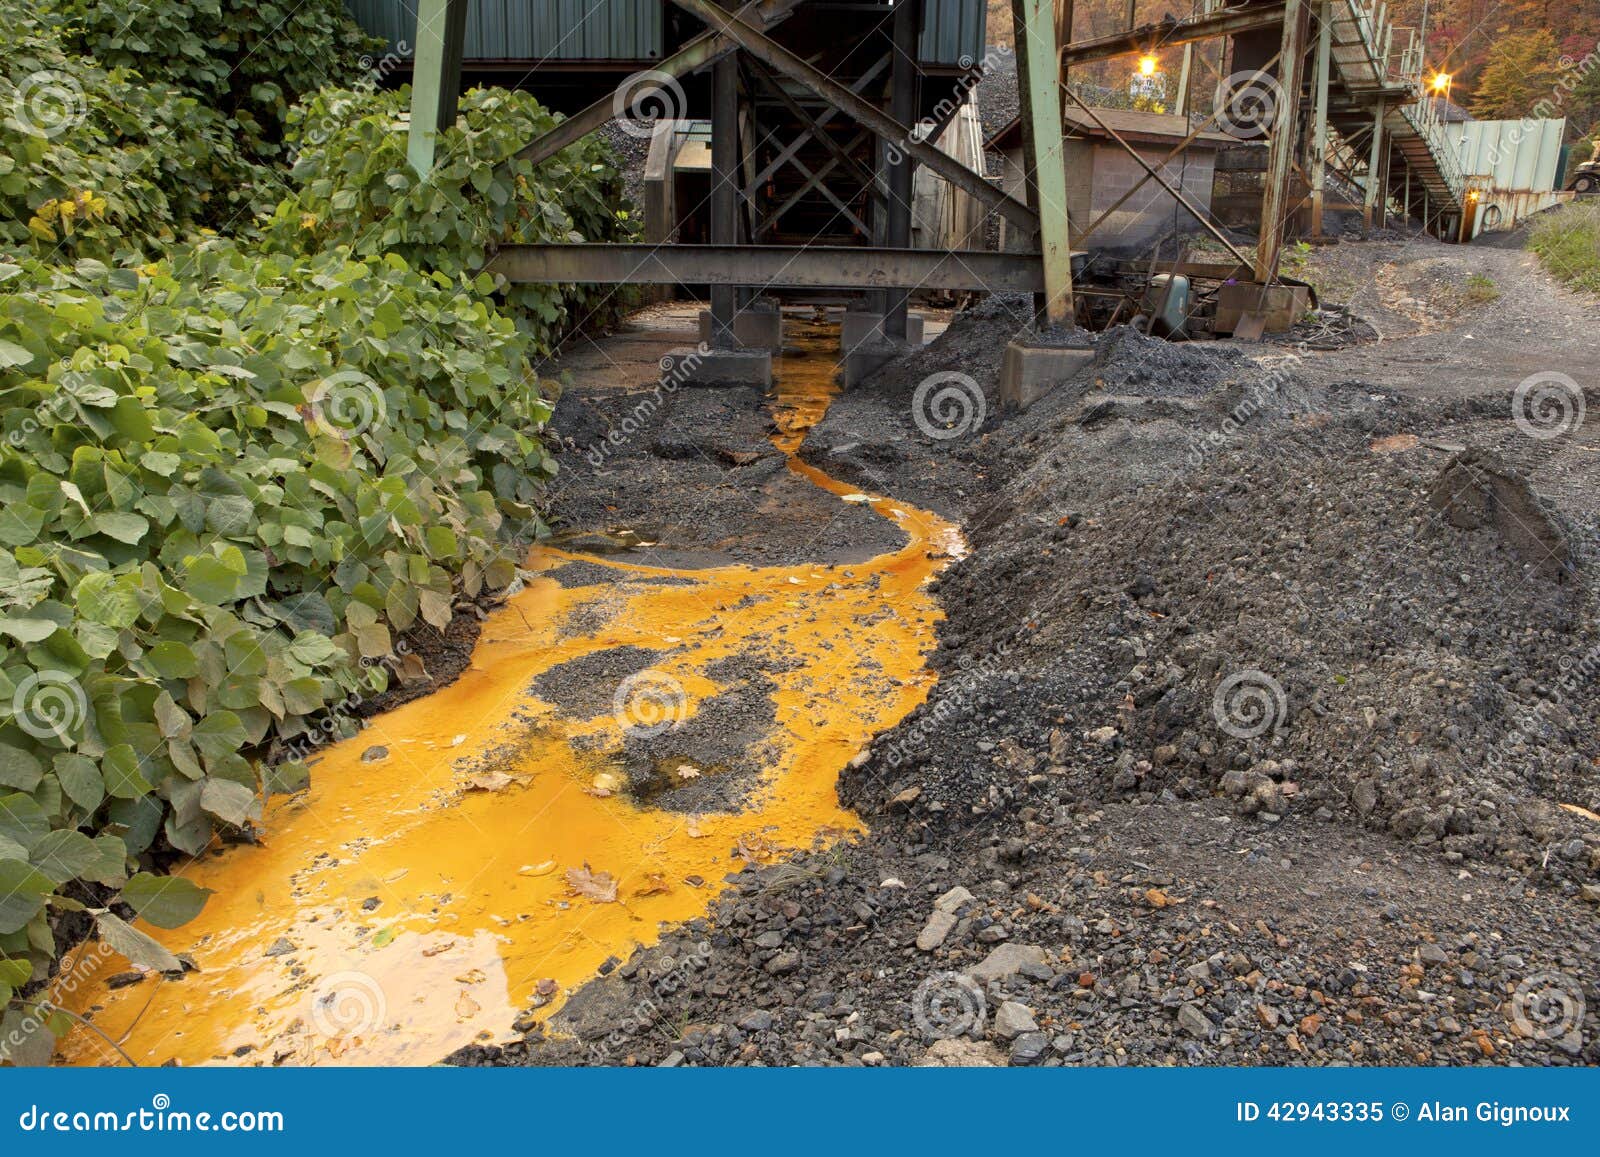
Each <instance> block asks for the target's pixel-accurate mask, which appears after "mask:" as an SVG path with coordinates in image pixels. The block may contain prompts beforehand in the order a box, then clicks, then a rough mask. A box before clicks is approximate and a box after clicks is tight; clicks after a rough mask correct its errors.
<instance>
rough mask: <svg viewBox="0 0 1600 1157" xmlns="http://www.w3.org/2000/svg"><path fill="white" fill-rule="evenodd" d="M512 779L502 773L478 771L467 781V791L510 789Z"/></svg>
mask: <svg viewBox="0 0 1600 1157" xmlns="http://www.w3.org/2000/svg"><path fill="white" fill-rule="evenodd" d="M511 784H512V779H511V777H510V776H509V775H507V774H506V773H505V772H503V771H495V770H492V769H491V770H489V771H480V772H478V773H477V774H476V775H473V776H471V777H469V778H468V779H467V790H468V791H500V790H502V789H503V788H507V787H510V786H511Z"/></svg>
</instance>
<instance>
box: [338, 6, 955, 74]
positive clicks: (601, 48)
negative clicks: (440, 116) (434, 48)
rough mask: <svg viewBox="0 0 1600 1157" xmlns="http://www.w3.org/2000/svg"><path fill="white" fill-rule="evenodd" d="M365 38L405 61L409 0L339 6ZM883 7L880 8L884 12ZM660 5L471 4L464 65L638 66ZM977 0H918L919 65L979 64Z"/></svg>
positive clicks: (663, 11) (659, 33)
mask: <svg viewBox="0 0 1600 1157" xmlns="http://www.w3.org/2000/svg"><path fill="white" fill-rule="evenodd" d="M345 7H346V8H347V9H349V11H350V15H351V16H353V17H354V18H355V20H356V23H358V24H360V25H361V27H362V28H364V29H365V30H366V31H367V32H369V33H371V34H372V35H374V36H381V37H383V38H384V39H385V40H387V41H388V42H389V46H390V49H391V50H392V51H393V52H394V53H395V54H396V55H397V56H399V57H400V58H402V59H407V60H409V58H410V55H411V46H412V45H413V44H414V43H415V42H416V27H417V13H416V5H415V3H414V0H345ZM850 7H856V8H859V7H860V6H859V5H843V4H829V3H817V4H805V5H803V8H805V9H814V10H815V11H814V13H809V12H804V11H802V12H801V13H799V14H797V16H796V17H795V18H794V19H821V20H826V19H828V18H829V13H830V11H831V12H832V13H834V14H835V16H837V14H838V13H840V12H842V11H844V10H845V9H847V8H850ZM884 7H888V5H884ZM669 10H670V12H672V13H675V12H676V11H677V9H676V8H674V7H673V6H672V5H671V4H670V3H668V2H667V0H553V2H550V0H471V3H470V4H469V5H468V7H467V43H466V48H465V51H464V53H463V58H464V60H465V61H466V63H467V64H468V65H472V64H483V63H488V62H493V63H497V64H501V63H517V64H522V65H531V64H534V63H536V62H543V61H573V62H577V61H585V62H590V63H599V62H606V63H619V64H620V63H626V64H640V63H643V62H646V61H650V60H658V59H660V58H661V56H662V55H664V53H665V52H666V51H667V50H669V49H670V48H674V47H676V44H675V43H674V42H673V37H672V36H671V35H670V31H669V30H670V27H671V25H672V23H673V22H672V21H671V20H670V19H669V18H668V13H669ZM984 13H985V5H984V3H983V0H925V2H924V5H923V22H922V33H921V40H920V57H921V63H922V64H924V65H934V66H943V67H947V68H954V69H965V68H970V67H971V66H972V65H974V64H976V63H977V62H978V61H980V60H981V59H982V58H983V51H984Z"/></svg>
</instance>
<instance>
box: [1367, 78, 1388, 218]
mask: <svg viewBox="0 0 1600 1157" xmlns="http://www.w3.org/2000/svg"><path fill="white" fill-rule="evenodd" d="M1383 111H1384V109H1383V101H1381V100H1380V101H1379V102H1378V104H1377V107H1376V108H1374V109H1373V110H1372V150H1371V152H1369V153H1368V155H1367V189H1366V196H1365V197H1363V198H1362V205H1361V225H1362V227H1363V228H1365V229H1371V228H1372V211H1373V209H1374V208H1376V207H1377V205H1378V202H1379V198H1380V197H1382V198H1386V197H1387V196H1388V190H1387V189H1385V188H1384V187H1383V186H1384V183H1385V182H1384V171H1383V170H1384V167H1385V166H1384V161H1385V159H1386V158H1385V156H1384V152H1383V150H1384V145H1385V142H1384V139H1383Z"/></svg>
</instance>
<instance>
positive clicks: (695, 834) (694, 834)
mask: <svg viewBox="0 0 1600 1157" xmlns="http://www.w3.org/2000/svg"><path fill="white" fill-rule="evenodd" d="M683 829H684V832H685V833H686V834H687V835H688V837H689V838H690V839H691V840H698V839H700V838H702V837H703V836H704V835H705V832H703V831H701V830H700V817H699V816H696V815H691V816H689V817H688V818H686V819H685V820H684V821H683Z"/></svg>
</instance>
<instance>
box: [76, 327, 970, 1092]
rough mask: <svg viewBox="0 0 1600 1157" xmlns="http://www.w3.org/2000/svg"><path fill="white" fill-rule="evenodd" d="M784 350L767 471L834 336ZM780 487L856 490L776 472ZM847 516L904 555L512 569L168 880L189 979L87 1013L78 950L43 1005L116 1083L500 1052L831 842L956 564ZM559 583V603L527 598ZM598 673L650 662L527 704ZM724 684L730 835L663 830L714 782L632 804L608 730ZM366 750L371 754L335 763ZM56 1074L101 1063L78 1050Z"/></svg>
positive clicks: (654, 730) (126, 991)
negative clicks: (730, 893) (738, 878)
mask: <svg viewBox="0 0 1600 1157" xmlns="http://www.w3.org/2000/svg"><path fill="white" fill-rule="evenodd" d="M800 336H801V348H800V350H799V352H798V353H794V354H791V353H788V352H786V355H785V357H784V358H783V359H782V360H781V361H780V363H779V364H778V367H777V371H778V385H777V387H776V390H775V392H776V404H775V407H774V409H775V414H776V427H777V432H776V434H775V435H774V439H773V440H774V442H775V444H776V445H778V446H779V448H780V449H782V450H783V451H784V452H785V453H787V454H791V455H792V454H793V451H794V450H795V448H796V447H797V446H798V445H799V443H800V441H801V440H802V439H803V437H804V434H805V430H806V429H807V428H808V427H809V426H810V425H811V424H812V423H814V422H815V421H816V420H817V419H819V418H820V417H821V416H822V414H823V413H824V412H825V411H826V409H827V405H828V400H829V399H830V398H831V397H832V396H833V394H834V392H835V387H834V385H833V381H832V376H833V372H834V361H835V355H834V353H833V350H834V349H836V347H837V339H836V337H834V336H833V335H832V333H831V331H827V330H824V329H822V328H821V327H813V328H811V329H802V331H801V335H800ZM790 468H791V469H793V470H795V471H796V472H797V473H799V474H801V475H802V476H804V477H805V478H807V479H808V480H810V481H811V482H813V483H815V484H816V485H818V486H821V487H823V488H824V489H826V490H828V491H829V492H831V493H833V494H835V495H838V496H839V497H841V498H843V497H844V496H845V495H855V494H856V493H857V488H856V487H853V486H846V485H844V484H842V483H839V482H836V481H835V480H833V479H831V478H829V477H827V476H826V475H824V474H822V473H821V472H819V471H817V470H816V469H814V468H813V467H810V466H807V465H805V464H803V463H800V462H798V461H797V460H795V459H793V458H792V457H791V459H790ZM872 506H873V509H874V510H876V511H877V513H878V514H879V515H880V516H882V517H884V518H889V519H892V520H893V521H895V522H896V523H897V524H898V525H899V526H900V527H901V528H902V529H903V530H904V531H905V533H906V534H907V535H908V537H909V542H908V543H907V545H906V546H905V547H904V548H902V549H901V550H898V551H895V552H894V553H892V554H886V555H882V556H879V557H877V558H874V559H871V560H869V561H867V562H863V563H854V564H850V565H847V566H793V567H748V566H731V567H725V568H718V569H713V570H700V571H679V570H666V569H659V568H653V567H649V566H647V565H642V564H640V563H637V562H635V561H633V560H632V558H630V557H628V556H626V555H623V554H616V553H612V552H610V551H603V552H602V553H576V552H574V551H572V550H570V549H563V548H561V547H558V546H554V545H548V544H547V545H542V546H540V547H537V548H535V549H534V550H533V551H532V553H531V556H530V561H529V566H530V568H531V569H532V570H533V571H534V572H535V573H536V574H537V575H538V576H539V577H537V578H536V579H535V580H533V581H532V582H530V583H529V585H528V586H527V588H526V589H525V590H523V591H522V592H521V593H519V594H518V595H516V596H515V597H514V598H512V599H510V600H509V601H508V602H507V603H506V605H505V606H503V607H502V608H500V609H498V610H497V611H496V612H495V613H494V614H493V615H492V616H491V617H490V619H489V621H488V622H487V623H486V624H485V626H484V631H483V635H482V638H481V640H480V641H479V643H478V646H477V648H476V650H475V651H474V653H473V658H472V663H471V665H470V666H469V667H468V669H467V670H466V671H465V672H464V673H463V674H462V676H461V678H460V679H459V680H458V681H457V682H456V683H454V684H453V685H451V686H450V687H447V688H445V689H443V690H441V691H439V692H436V693H435V694H433V695H430V696H427V697H425V698H423V699H419V700H416V701H413V702H411V703H408V704H406V705H405V706H402V707H400V708H398V709H396V710H395V711H392V712H390V713H388V714H386V715H383V716H381V717H379V718H378V719H376V720H373V721H372V723H371V725H370V726H369V727H368V728H367V729H366V730H365V731H363V732H362V733H361V734H360V735H359V736H357V737H356V738H354V739H352V740H349V741H347V742H344V743H340V744H337V745H333V746H330V747H328V748H326V749H325V750H324V752H323V754H322V757H321V759H320V760H319V761H318V762H317V763H316V764H315V766H314V768H313V775H312V786H311V788H310V789H309V790H308V791H306V792H304V793H301V794H300V795H298V796H295V797H292V798H287V799H277V800H275V801H273V803H272V805H271V806H269V808H268V810H267V815H266V819H265V826H264V834H263V836H262V840H261V843H260V845H258V846H239V847H233V848H228V849H223V850H218V851H215V852H213V853H212V854H210V855H208V856H207V857H205V858H204V859H202V860H201V861H200V862H198V863H196V864H195V865H193V866H192V867H191V868H190V869H189V870H188V871H187V872H186V875H188V876H189V877H190V878H191V879H193V880H195V881H196V882H197V883H199V884H201V885H203V886H205V887H208V888H212V889H215V891H216V894H215V895H214V896H212V897H211V899H210V902H209V903H208V904H207V905H206V908H205V910H204V911H203V912H202V913H201V915H200V916H199V917H198V918H197V919H195V920H194V921H192V922H191V923H189V924H188V925H185V926H184V927H183V928H180V929H178V930H176V931H173V932H157V933H156V935H157V938H158V939H160V940H161V941H162V943H164V944H165V945H167V947H168V948H170V949H171V950H173V951H174V952H178V953H187V954H188V955H189V957H190V958H191V959H192V960H193V962H194V963H195V965H197V967H198V971H195V972H189V973H188V974H187V975H185V976H184V977H183V978H182V979H178V980H166V979H162V978H161V977H159V976H154V975H152V976H147V977H146V978H145V979H144V980H143V981H142V982H141V983H137V984H131V985H127V986H124V987H118V988H112V987H111V986H110V985H108V983H107V982H108V981H109V980H110V979H111V978H113V977H116V976H118V974H126V973H127V972H128V971H129V966H128V964H127V962H126V961H124V960H123V959H122V958H121V957H119V956H116V955H115V954H107V953H103V951H102V950H101V948H100V946H98V945H83V946H80V948H79V949H78V950H77V951H76V953H75V954H74V959H72V960H69V961H67V962H64V965H63V970H62V977H61V979H60V980H59V981H58V984H57V988H56V998H57V999H58V1000H59V1001H60V1003H62V1004H63V1005H64V1006H65V1007H67V1008H70V1009H72V1010H73V1011H75V1012H77V1013H79V1014H81V1015H83V1016H85V1017H87V1018H89V1019H90V1020H91V1021H92V1023H93V1025H94V1027H95V1029H96V1030H98V1033H103V1034H105V1036H106V1037H109V1038H110V1039H111V1040H114V1041H115V1042H117V1045H118V1046H119V1047H120V1048H121V1049H122V1050H123V1051H124V1052H126V1053H127V1054H128V1055H129V1056H130V1057H132V1058H133V1059H134V1060H135V1061H136V1062H137V1063H139V1064H146V1065H157V1064H163V1063H166V1062H170V1061H176V1062H179V1063H182V1064H186V1065H194V1064H207V1063H212V1064H242V1065H262V1064H266V1065H271V1064H303V1065H313V1064H364V1065H394V1064H409V1065H421V1064H429V1063H432V1062H435V1061H437V1060H439V1059H440V1058H442V1057H444V1056H445V1055H447V1054H448V1053H450V1052H452V1051H454V1050H455V1049H457V1048H460V1047H462V1046H464V1045H467V1044H471V1043H473V1042H480V1043H492V1042H495V1041H500V1040H505V1039H510V1037H511V1035H512V1033H511V1028H510V1026H511V1023H512V1021H513V1019H514V1018H515V1017H516V1016H517V1015H518V1014H519V1013H520V1012H521V1011H522V1010H523V1009H525V1008H527V1007H528V1006H529V1004H531V1003H532V1002H533V1001H534V999H535V997H536V995H538V996H540V997H541V998H548V1003H547V1004H546V1005H545V1006H544V1008H543V1009H542V1010H541V1013H540V1015H542V1016H547V1015H549V1014H550V1013H552V1012H554V1011H555V1010H556V1009H557V1008H558V1007H559V1006H560V1003H561V1001H562V999H563V998H564V996H565V994H566V993H567V992H568V991H570V989H571V988H573V987H574V986H576V985H578V984H580V983H582V982H583V981H586V980H588V979H589V978H591V977H592V976H594V975H595V972H596V969H597V968H599V967H600V966H601V965H602V964H603V963H604V962H605V961H606V960H607V959H608V958H610V957H613V956H615V957H617V958H619V959H623V960H625V959H627V957H628V955H629V954H630V953H631V952H632V951H633V949H634V947H635V946H636V945H640V944H650V943H654V942H655V941H656V940H657V939H658V938H659V934H660V931H659V930H660V927H661V925H662V924H663V923H676V922H681V921H684V920H688V919H691V918H693V917H696V916H701V915H703V914H705V912H706V911H707V910H708V908H709V906H710V904H711V902H712V900H713V899H714V898H715V897H716V895H717V893H718V892H719V891H720V890H721V889H722V888H723V887H724V886H725V884H724V877H725V876H726V875H727V874H728V873H730V872H734V871H737V870H739V869H740V868H742V867H743V866H744V864H745V863H746V862H747V861H748V860H755V861H766V860H770V859H773V858H777V857H781V856H782V855H783V854H785V853H786V852H788V851H790V850H793V849H799V848H808V847H812V846H814V845H815V844H817V843H818V842H822V843H827V842H831V841H834V840H837V839H840V838H845V837H847V836H848V835H850V834H851V833H853V832H855V831H858V830H859V829H860V822H859V820H858V819H857V818H856V817H855V816H854V815H853V814H851V813H850V812H847V811H845V810H843V809H842V808H840V806H839V804H838V800H837V797H836V795H835V791H834V784H835V781H836V779H837V776H838V773H839V771H840V769H841V768H842V767H843V765H844V764H845V763H846V762H847V761H848V760H849V759H851V758H852V757H853V756H854V755H855V754H856V753H857V752H859V751H860V750H861V748H862V747H863V746H864V745H865V744H866V742H867V741H868V740H869V739H870V738H871V737H872V736H873V735H874V734H876V733H878V732H880V731H883V730H884V729H886V728H889V727H891V726H893V725H894V724H895V723H896V722H897V721H898V720H900V719H901V718H902V717H903V716H904V715H905V714H906V713H907V712H909V711H910V710H911V709H912V708H913V707H914V706H916V705H917V704H918V703H919V702H921V701H922V699H923V698H924V697H925V696H926V695H927V692H928V688H929V686H930V685H931V684H932V681H933V676H932V674H931V673H929V672H927V671H926V670H925V669H924V658H925V656H926V654H927V653H928V651H929V650H930V649H931V648H932V646H933V642H934V638H933V628H934V624H935V623H936V621H937V620H938V619H939V617H940V615H939V611H938V608H937V607H936V605H935V603H934V600H933V598H932V596H931V595H930V594H929V593H928V591H927V587H926V583H927V580H928V579H929V578H930V577H931V576H932V575H933V574H934V573H936V572H937V571H938V570H939V569H940V568H941V567H942V566H944V565H945V562H946V561H947V560H948V559H949V558H950V557H952V556H953V555H954V554H955V553H956V552H957V551H958V550H959V549H960V540H959V536H958V534H957V532H956V529H955V528H954V527H953V526H952V525H951V524H949V523H947V522H945V521H943V520H942V519H940V518H938V517H937V516H935V515H932V514H929V513H925V512H923V511H919V510H917V509H915V508H913V507H910V506H908V505H906V504H905V503H901V502H893V503H891V502H889V501H887V500H881V499H877V498H873V499H872ZM636 553H637V554H645V553H646V552H644V551H638V552H636ZM574 563H581V564H582V566H581V567H574V566H573V564H574ZM561 568H568V569H567V572H566V573H567V575H568V576H569V578H568V583H567V585H563V583H562V582H559V581H557V580H556V579H555V578H553V577H550V575H551V572H554V571H558V570H560V569H561ZM574 575H576V576H579V581H574V580H573V579H572V578H571V577H570V576H574ZM591 580H592V581H591ZM621 648H633V649H637V650H639V651H645V652H650V653H651V654H653V655H655V656H656V658H655V659H654V661H653V665H650V666H647V667H644V668H643V669H639V670H632V671H631V673H626V674H623V673H620V672H619V675H618V678H617V681H616V688H615V690H614V691H612V692H611V694H610V696H609V701H608V699H607V696H606V695H604V694H600V695H599V696H598V697H596V696H585V697H584V699H583V703H584V706H583V709H582V710H574V709H573V707H572V704H570V703H569V704H568V705H567V707H566V709H565V710H563V709H561V708H558V706H557V705H556V704H554V703H551V702H547V701H545V700H542V699H540V698H539V697H538V695H537V692H536V691H534V690H532V689H531V688H532V687H533V686H534V684H535V683H536V681H537V680H538V678H539V676H540V675H541V674H543V673H545V672H547V671H549V670H550V669H551V668H553V667H556V666H558V665H560V664H563V663H570V662H573V661H574V660H583V659H584V658H585V657H588V656H594V655H597V654H598V653H600V652H605V651H616V650H618V649H621ZM621 653H626V654H633V653H634V652H632V651H629V652H621ZM740 679H746V680H748V679H758V680H760V681H761V682H762V683H763V685H764V686H765V688H766V693H767V694H768V695H769V696H770V698H771V705H772V713H771V718H770V719H767V720H765V722H764V724H763V728H762V732H761V734H759V735H757V736H753V739H754V740H755V741H757V744H758V746H757V748H756V749H757V750H759V752H760V754H761V762H760V771H759V774H758V775H757V776H756V777H755V778H754V779H753V780H752V782H751V784H750V788H749V791H748V793H747V795H746V797H745V799H744V803H743V806H742V808H741V810H739V811H737V812H729V811H705V812H701V813H696V812H695V811H693V810H685V809H684V808H682V807H676V806H669V805H668V803H667V799H666V797H668V796H671V795H673V794H674V793H676V792H677V791H679V790H682V791H683V792H685V793H686V795H685V796H684V798H685V799H692V798H694V797H692V796H691V795H689V794H687V793H690V792H692V790H693V788H694V781H695V780H696V778H697V776H696V774H695V773H697V772H698V773H699V774H700V775H716V774H720V772H719V770H718V769H717V768H715V767H712V766H710V765H709V764H708V766H707V767H706V768H705V769H704V770H702V769H700V768H697V767H695V765H694V763H693V759H692V752H691V753H687V756H686V758H685V759H683V760H682V761H681V762H679V763H676V764H674V766H672V767H670V768H667V769H666V772H665V775H666V776H667V777H673V778H674V779H675V780H676V782H675V783H673V784H669V785H668V786H666V787H664V788H661V789H660V790H657V787H659V785H656V786H653V787H652V792H653V793H654V794H653V796H652V806H639V805H638V804H636V803H634V802H632V800H631V799H630V796H629V793H628V791H627V783H626V775H625V773H624V771H623V764H622V761H621V760H620V759H619V758H618V756H619V755H620V753H621V751H622V748H623V742H624V736H625V733H627V734H628V736H629V740H630V743H631V742H632V741H634V740H638V739H639V738H640V737H641V736H644V737H648V738H650V739H652V740H655V739H657V738H659V737H661V736H669V737H670V736H671V735H672V734H673V733H674V731H675V730H676V729H679V728H683V729H684V731H685V733H686V734H688V733H690V729H689V727H688V724H689V723H690V722H691V721H692V720H693V719H694V717H695V715H696V713H697V712H698V711H699V709H700V708H701V706H702V705H703V704H706V703H708V702H710V701H712V700H713V699H715V698H716V697H717V696H719V695H723V694H725V693H726V692H727V691H728V689H729V688H730V687H732V686H734V685H735V684H736V683H737V682H738V681H739V680H740ZM602 690H603V688H602ZM374 747H383V748H387V749H388V754H387V756H386V757H384V758H381V759H375V760H365V761H364V760H363V759H362V754H363V753H364V752H367V751H368V750H369V749H371V748H374ZM684 768H687V771H685V770H682V769H684ZM60 1056H61V1059H63V1060H64V1061H66V1062H68V1063H74V1064H116V1063H120V1057H119V1055H118V1053H117V1052H116V1051H115V1050H114V1049H112V1048H111V1047H110V1045H108V1043H107V1042H106V1040H104V1039H102V1037H101V1036H100V1035H98V1034H97V1032H92V1031H89V1030H87V1029H84V1028H78V1029H76V1030H74V1031H73V1032H72V1033H70V1034H69V1035H68V1036H67V1037H66V1038H65V1039H64V1040H63V1041H62V1043H61V1047H60Z"/></svg>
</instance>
